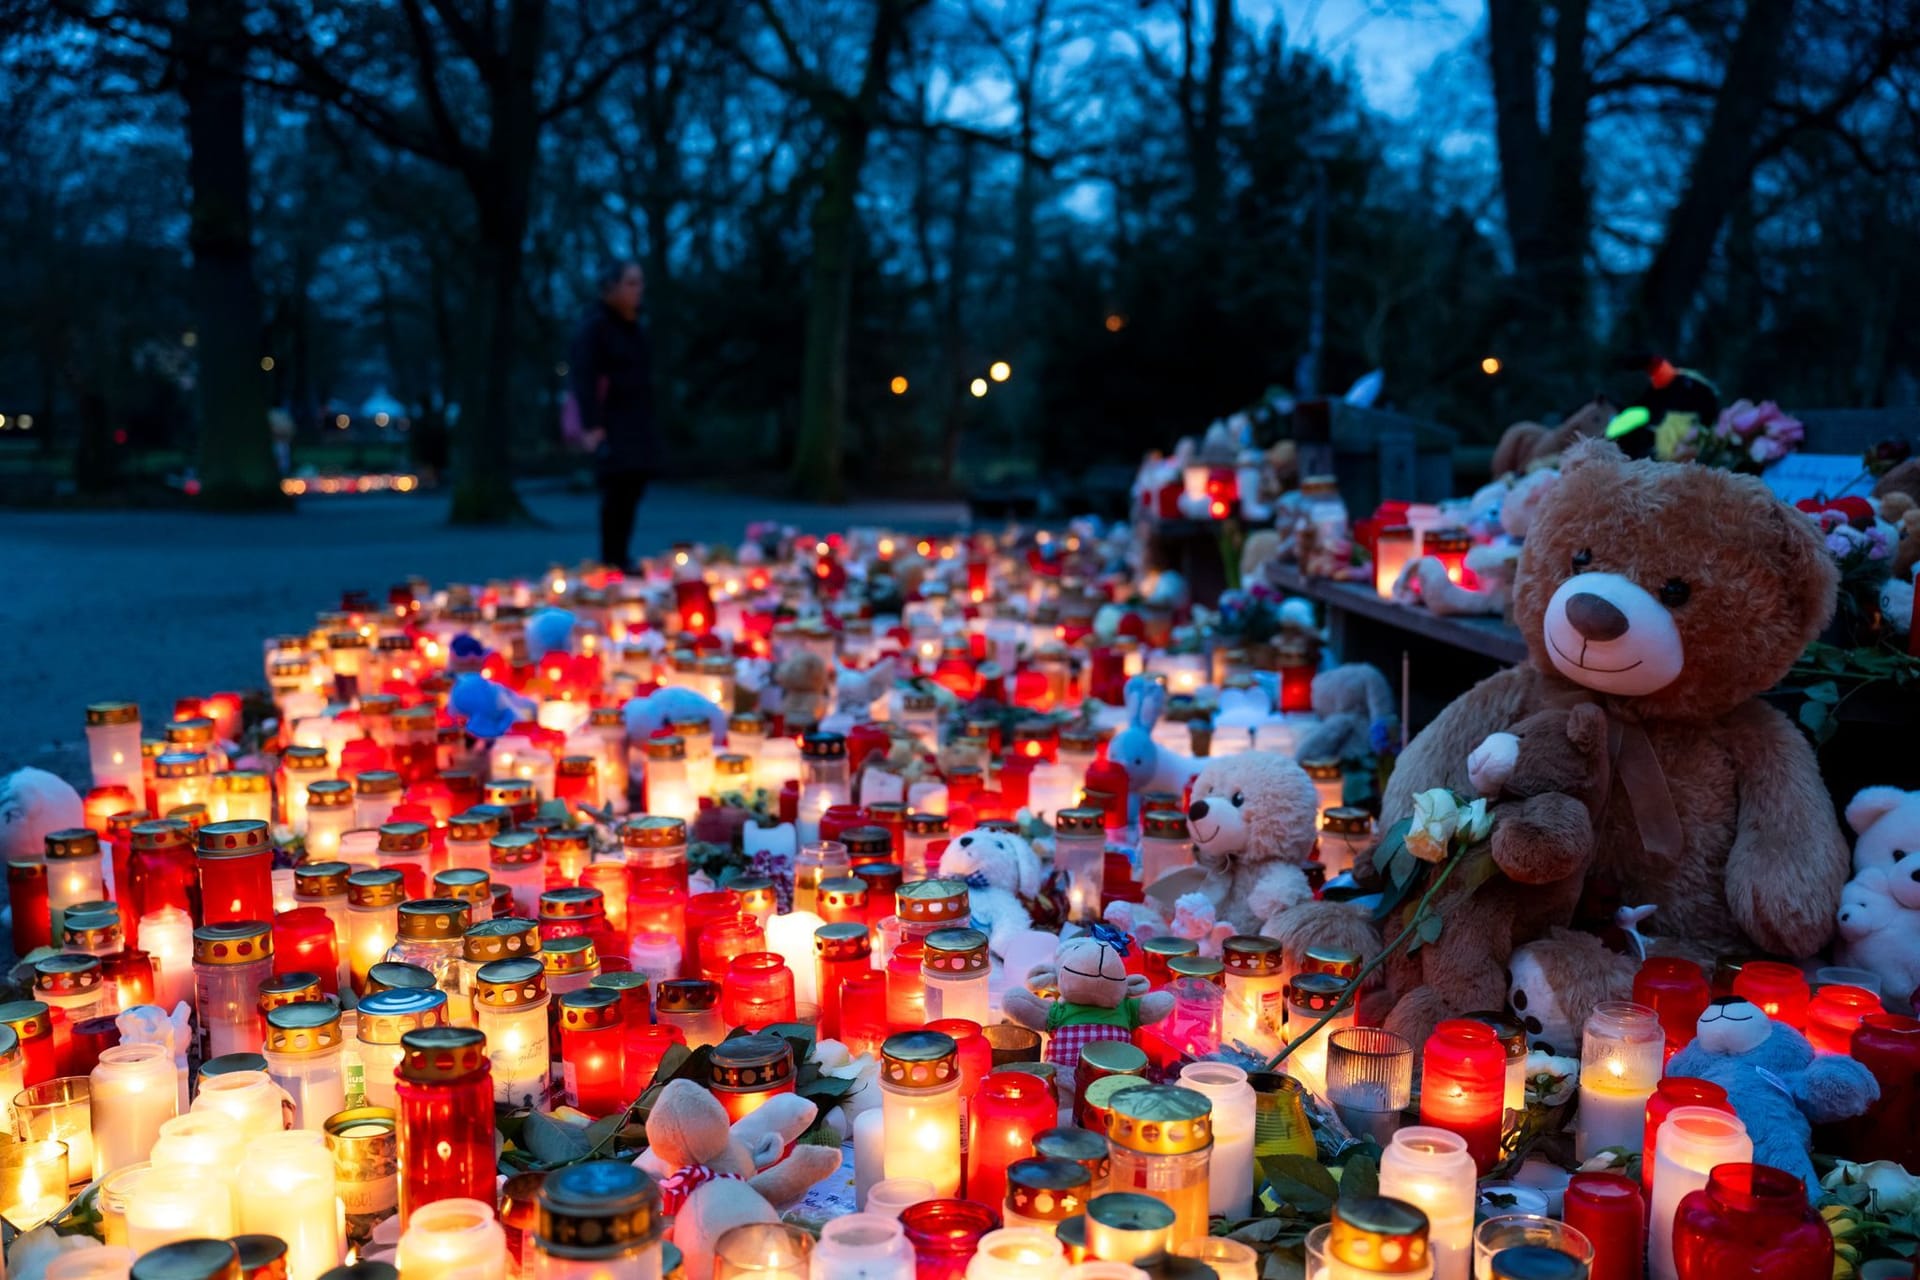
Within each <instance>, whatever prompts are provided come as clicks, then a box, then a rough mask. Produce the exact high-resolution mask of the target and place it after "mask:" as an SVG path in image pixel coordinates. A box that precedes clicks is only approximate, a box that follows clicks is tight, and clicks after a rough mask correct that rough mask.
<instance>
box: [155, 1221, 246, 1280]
mask: <svg viewBox="0 0 1920 1280" xmlns="http://www.w3.org/2000/svg"><path fill="white" fill-rule="evenodd" d="M195 1225H198V1224H195ZM127 1275H128V1280H245V1273H244V1272H243V1271H241V1269H240V1251H239V1250H238V1249H236V1248H235V1247H234V1246H233V1243H232V1242H231V1241H228V1240H210V1239H180V1238H177V1237H176V1238H174V1239H173V1240H171V1241H170V1242H168V1243H165V1244H158V1245H153V1246H151V1247H143V1251H142V1252H141V1254H140V1257H139V1258H138V1259H137V1260H136V1261H135V1262H134V1264H133V1269H132V1270H131V1271H129V1272H128V1273H127Z"/></svg>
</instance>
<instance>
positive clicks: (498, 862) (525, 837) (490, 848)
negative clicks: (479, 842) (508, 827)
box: [487, 831, 546, 867]
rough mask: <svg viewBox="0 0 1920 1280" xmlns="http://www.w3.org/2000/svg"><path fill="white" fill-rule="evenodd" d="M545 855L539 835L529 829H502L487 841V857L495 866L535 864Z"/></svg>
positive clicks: (529, 865) (526, 865) (527, 865)
mask: <svg viewBox="0 0 1920 1280" xmlns="http://www.w3.org/2000/svg"><path fill="white" fill-rule="evenodd" d="M545 856H546V849H545V846H543V845H542V844H541V843H540V837H539V836H538V835H536V834H535V833H534V832H531V831H502V832H501V833H500V834H499V835H497V836H495V837H493V839H491V840H489V841H487V857H488V858H489V859H491V860H492V862H493V865H494V866H496V867H531V866H537V865H538V864H539V862H540V860H541V859H542V858H544V857H545Z"/></svg>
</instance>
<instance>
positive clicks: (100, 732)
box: [87, 702, 146, 795]
mask: <svg viewBox="0 0 1920 1280" xmlns="http://www.w3.org/2000/svg"><path fill="white" fill-rule="evenodd" d="M87 764H88V766H89V772H90V773H91V775H92V777H93V783H94V785H95V786H97V787H107V786H121V787H125V788H127V789H128V790H129V791H132V792H134V793H135V794H136V795H137V794H140V793H141V792H142V791H143V790H144V789H145V787H146V780H145V778H144V777H142V775H141V769H140V705H139V704H138V703H136V702H92V703H88V704H87Z"/></svg>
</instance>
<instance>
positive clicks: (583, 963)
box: [540, 934, 600, 978]
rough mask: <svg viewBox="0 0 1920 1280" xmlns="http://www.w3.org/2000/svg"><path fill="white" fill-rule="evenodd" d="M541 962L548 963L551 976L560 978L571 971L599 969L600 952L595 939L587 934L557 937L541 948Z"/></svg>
mask: <svg viewBox="0 0 1920 1280" xmlns="http://www.w3.org/2000/svg"><path fill="white" fill-rule="evenodd" d="M540 962H541V963H542V964H544V965H546V967H547V976H548V977H549V978H558V977H564V976H565V975H567V974H569V973H585V972H587V970H589V969H598V968H599V967H600V953H599V952H597V951H595V950H594V949H593V939H592V938H589V937H587V936H586V935H585V934H582V935H580V936H579V937H576V938H555V939H553V941H551V942H548V943H546V944H545V945H544V946H543V947H542V948H541V951H540Z"/></svg>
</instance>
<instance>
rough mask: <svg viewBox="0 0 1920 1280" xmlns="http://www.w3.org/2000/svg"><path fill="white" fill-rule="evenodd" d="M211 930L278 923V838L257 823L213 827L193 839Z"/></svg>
mask: <svg viewBox="0 0 1920 1280" xmlns="http://www.w3.org/2000/svg"><path fill="white" fill-rule="evenodd" d="M194 853H195V858H194V862H195V866H196V867H197V868H198V870H199V873H200V910H201V917H202V921H203V922H204V923H206V924H225V923H227V922H229V921H233V920H271V919H273V833H272V832H271V831H270V830H269V829H268V827H267V824H266V823H265V822H263V821H258V820H240V821H231V822H213V823H209V824H207V825H206V826H204V827H202V828H200V831H199V833H198V834H197V835H196V836H195V837H194Z"/></svg>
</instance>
